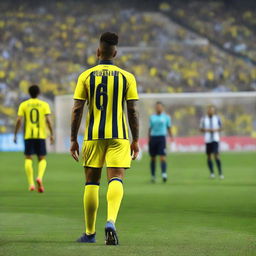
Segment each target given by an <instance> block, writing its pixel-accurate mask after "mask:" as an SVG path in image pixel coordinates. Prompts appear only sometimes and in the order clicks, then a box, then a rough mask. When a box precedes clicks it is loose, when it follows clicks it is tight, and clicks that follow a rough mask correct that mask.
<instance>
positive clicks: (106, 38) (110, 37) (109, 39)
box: [100, 32, 118, 45]
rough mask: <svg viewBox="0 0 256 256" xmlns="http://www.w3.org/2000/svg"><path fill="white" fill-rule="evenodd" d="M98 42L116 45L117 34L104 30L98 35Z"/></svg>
mask: <svg viewBox="0 0 256 256" xmlns="http://www.w3.org/2000/svg"><path fill="white" fill-rule="evenodd" d="M100 42H101V43H105V44H108V45H118V35H117V34H116V33H112V32H105V33H103V34H102V35H101V36H100Z"/></svg>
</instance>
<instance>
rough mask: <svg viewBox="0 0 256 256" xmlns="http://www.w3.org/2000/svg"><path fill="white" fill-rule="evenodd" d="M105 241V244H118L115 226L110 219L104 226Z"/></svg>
mask: <svg viewBox="0 0 256 256" xmlns="http://www.w3.org/2000/svg"><path fill="white" fill-rule="evenodd" d="M105 243H106V245H118V237H117V233H116V227H115V224H114V223H113V222H111V221H108V222H107V224H106V226H105Z"/></svg>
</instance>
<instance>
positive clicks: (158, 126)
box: [149, 102, 173, 183]
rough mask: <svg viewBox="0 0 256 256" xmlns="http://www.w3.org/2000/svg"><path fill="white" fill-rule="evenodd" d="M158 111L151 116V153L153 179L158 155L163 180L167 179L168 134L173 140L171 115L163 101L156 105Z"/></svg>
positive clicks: (153, 179)
mask: <svg viewBox="0 0 256 256" xmlns="http://www.w3.org/2000/svg"><path fill="white" fill-rule="evenodd" d="M155 111H156V113H155V114H153V115H151V116H150V118H149V154H150V157H151V161H150V169H151V181H152V182H153V183H154V182H155V180H156V156H159V157H160V162H161V171H162V179H163V182H166V181H167V164H166V136H167V135H168V134H169V136H170V137H171V140H173V135H172V129H171V125H172V124H171V117H170V116H168V115H167V114H166V113H165V112H164V106H163V103H162V102H157V103H156V105H155Z"/></svg>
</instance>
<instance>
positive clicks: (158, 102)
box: [156, 101, 164, 106]
mask: <svg viewBox="0 0 256 256" xmlns="http://www.w3.org/2000/svg"><path fill="white" fill-rule="evenodd" d="M158 104H159V105H162V106H164V104H163V102H162V101H157V102H156V105H158Z"/></svg>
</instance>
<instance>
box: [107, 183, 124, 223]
mask: <svg viewBox="0 0 256 256" xmlns="http://www.w3.org/2000/svg"><path fill="white" fill-rule="evenodd" d="M123 194H124V189H123V181H122V180H121V179H119V178H112V179H111V180H110V181H109V185H108V192H107V201H108V217H107V220H108V221H113V222H115V221H116V218H117V214H118V211H119V208H120V205H121V201H122V198H123Z"/></svg>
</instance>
